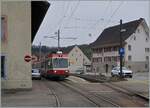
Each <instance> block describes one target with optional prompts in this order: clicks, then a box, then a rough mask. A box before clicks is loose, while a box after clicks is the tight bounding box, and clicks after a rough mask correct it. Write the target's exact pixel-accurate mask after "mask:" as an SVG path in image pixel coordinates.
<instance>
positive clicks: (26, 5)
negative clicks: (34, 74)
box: [1, 1, 32, 89]
mask: <svg viewBox="0 0 150 108" xmlns="http://www.w3.org/2000/svg"><path fill="white" fill-rule="evenodd" d="M1 3H2V4H1V6H2V8H1V31H2V33H1V82H2V83H1V84H2V85H1V87H2V89H20V88H24V89H25V88H26V89H30V88H31V87H32V80H31V62H25V60H24V56H25V55H26V54H28V55H31V2H29V1H21V2H19V1H18V2H17V1H15V2H11V1H2V2H1Z"/></svg>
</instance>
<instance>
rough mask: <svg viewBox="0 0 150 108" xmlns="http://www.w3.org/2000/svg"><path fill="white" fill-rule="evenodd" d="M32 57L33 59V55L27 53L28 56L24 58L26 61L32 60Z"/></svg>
mask: <svg viewBox="0 0 150 108" xmlns="http://www.w3.org/2000/svg"><path fill="white" fill-rule="evenodd" d="M31 59H32V57H31V56H29V55H26V56H25V57H24V60H25V61H26V62H29V61H31Z"/></svg>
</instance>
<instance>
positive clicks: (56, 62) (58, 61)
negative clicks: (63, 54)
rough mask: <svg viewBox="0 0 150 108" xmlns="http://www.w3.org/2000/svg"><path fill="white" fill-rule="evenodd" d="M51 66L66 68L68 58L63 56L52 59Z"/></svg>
mask: <svg viewBox="0 0 150 108" xmlns="http://www.w3.org/2000/svg"><path fill="white" fill-rule="evenodd" d="M53 68H68V59H65V58H55V59H53Z"/></svg>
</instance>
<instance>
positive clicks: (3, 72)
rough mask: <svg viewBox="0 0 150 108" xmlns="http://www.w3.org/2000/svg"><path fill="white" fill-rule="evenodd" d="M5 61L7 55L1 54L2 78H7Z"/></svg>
mask: <svg viewBox="0 0 150 108" xmlns="http://www.w3.org/2000/svg"><path fill="white" fill-rule="evenodd" d="M5 61H6V58H5V56H1V78H5V72H6V70H5Z"/></svg>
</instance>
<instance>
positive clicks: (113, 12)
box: [104, 1, 124, 28]
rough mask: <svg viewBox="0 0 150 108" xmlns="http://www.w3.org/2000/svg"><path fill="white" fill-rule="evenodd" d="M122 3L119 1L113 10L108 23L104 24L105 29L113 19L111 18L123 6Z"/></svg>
mask: <svg viewBox="0 0 150 108" xmlns="http://www.w3.org/2000/svg"><path fill="white" fill-rule="evenodd" d="M123 3H124V1H121V2H120V4H119V5H118V7H117V8H116V9H115V11H114V12H113V13H112V15H111V16H110V18H109V20H108V22H107V23H106V24H105V26H104V28H106V27H107V26H108V24H109V23H110V21H111V19H112V18H113V16H114V15H115V14H116V13H117V11H118V10H119V9H120V7H121V6H122V5H123Z"/></svg>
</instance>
